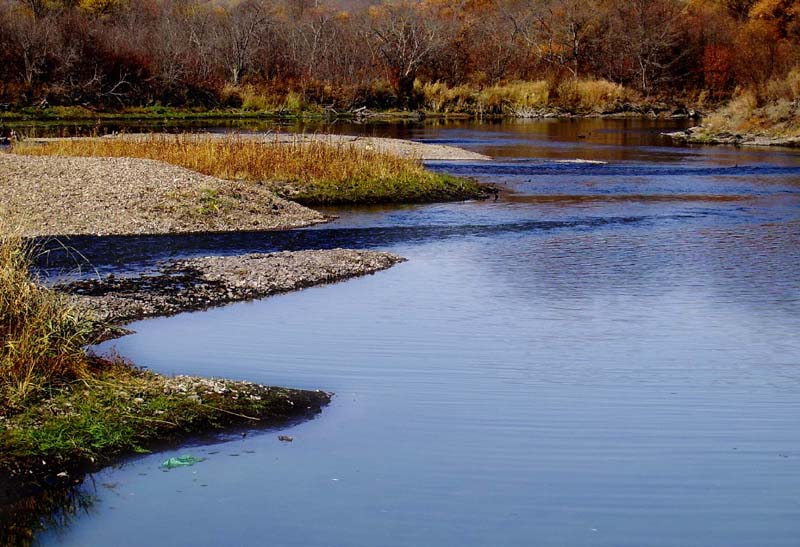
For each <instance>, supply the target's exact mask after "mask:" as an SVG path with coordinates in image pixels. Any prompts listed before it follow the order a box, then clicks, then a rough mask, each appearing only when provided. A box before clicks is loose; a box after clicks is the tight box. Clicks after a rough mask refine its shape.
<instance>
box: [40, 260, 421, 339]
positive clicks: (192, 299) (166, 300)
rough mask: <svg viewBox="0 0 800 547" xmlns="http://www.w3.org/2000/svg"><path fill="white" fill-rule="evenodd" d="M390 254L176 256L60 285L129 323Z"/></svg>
mask: <svg viewBox="0 0 800 547" xmlns="http://www.w3.org/2000/svg"><path fill="white" fill-rule="evenodd" d="M404 260H405V259H404V258H402V257H399V256H397V255H393V254H390V253H383V252H377V251H354V250H347V249H332V250H319V251H295V252H289V251H284V252H279V253H269V254H248V255H240V256H212V257H203V258H190V259H184V260H171V261H168V262H165V263H164V264H162V266H161V267H160V269H159V273H157V274H142V275H139V276H138V277H115V276H113V275H110V276H108V277H105V278H102V279H94V280H81V281H75V282H72V283H67V284H61V285H57V286H56V287H55V288H56V289H57V290H60V291H62V292H66V293H69V294H72V295H74V296H75V299H76V301H77V302H78V304H79V305H80V306H82V307H85V308H88V309H90V310H92V311H93V312H94V313H95V314H96V315H97V316H99V318H100V319H102V320H103V321H105V322H108V323H113V324H123V323H127V322H130V321H136V320H139V319H144V318H146V317H155V316H167V315H174V314H177V313H181V312H184V311H192V310H202V309H207V308H210V307H213V306H220V305H224V304H228V303H231V302H241V301H246V300H253V299H256V298H263V297H266V296H271V295H274V294H280V293H286V292H290V291H295V290H300V289H303V288H306V287H311V286H314V285H322V284H326V283H334V282H336V281H342V280H344V279H349V278H351V277H358V276H362V275H367V274H372V273H375V272H377V271H380V270H384V269H387V268H389V267H391V266H394V265H395V264H398V263H400V262H403V261H404Z"/></svg>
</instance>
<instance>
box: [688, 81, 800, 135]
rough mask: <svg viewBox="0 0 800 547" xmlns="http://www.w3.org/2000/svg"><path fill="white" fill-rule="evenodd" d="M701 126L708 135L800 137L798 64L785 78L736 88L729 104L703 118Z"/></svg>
mask: <svg viewBox="0 0 800 547" xmlns="http://www.w3.org/2000/svg"><path fill="white" fill-rule="evenodd" d="M703 129H704V130H705V131H706V132H707V133H708V134H710V135H715V134H720V133H723V132H727V133H734V134H744V135H749V136H761V137H770V138H790V137H800V66H798V67H797V68H795V69H793V70H792V71H791V72H790V73H789V74H788V75H787V76H786V77H785V78H782V79H779V80H770V81H769V82H766V83H765V84H764V85H763V86H759V87H756V88H748V89H742V90H739V92H738V93H737V94H736V96H735V98H734V99H733V100H732V101H731V102H730V103H729V104H728V105H726V106H725V107H723V108H721V109H720V110H718V111H717V112H714V113H713V114H712V115H710V116H708V117H707V118H706V119H705V120H704V121H703Z"/></svg>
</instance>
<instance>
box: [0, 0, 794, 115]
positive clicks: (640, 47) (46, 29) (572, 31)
mask: <svg viewBox="0 0 800 547" xmlns="http://www.w3.org/2000/svg"><path fill="white" fill-rule="evenodd" d="M798 59H800V0H456V1H452V0H429V1H425V2H415V1H399V0H391V1H388V2H383V3H379V4H374V5H366V6H363V5H361V6H350V7H348V6H346V5H345V6H342V5H333V4H328V3H325V2H324V1H322V0H240V1H224V0H212V1H207V0H0V103H5V104H6V105H11V106H12V107H13V106H25V105H37V104H51V105H88V106H98V107H124V106H137V105H150V104H164V105H174V106H204V107H215V106H238V105H239V104H240V103H241V100H242V93H241V90H242V89H249V90H257V91H258V92H260V93H263V94H266V95H274V96H285V95H286V94H289V93H292V94H295V96H298V97H301V98H302V100H303V101H307V102H309V103H315V104H318V105H331V106H332V107H334V108H356V107H360V106H370V107H405V108H414V107H416V106H417V102H418V100H419V98H418V97H417V93H416V92H415V82H441V83H443V84H446V85H448V86H463V85H469V86H473V87H475V88H481V87H485V86H492V85H498V84H503V83H506V82H513V81H531V80H543V79H546V80H552V81H561V80H565V79H604V80H608V81H610V82H614V83H617V84H621V85H624V86H626V87H627V88H631V89H634V90H636V91H637V92H638V93H640V94H641V96H642V97H651V98H652V97H656V98H658V97H662V98H663V97H669V98H673V99H674V98H675V97H681V98H684V99H686V100H697V99H698V98H701V99H703V100H711V101H719V100H724V99H725V98H728V97H730V96H731V94H732V93H734V91H735V90H736V89H741V88H747V89H750V90H755V91H756V92H759V91H760V90H766V89H767V88H768V87H769V86H770V85H773V84H772V83H773V82H775V81H781V80H782V79H785V78H786V77H787V75H788V74H790V73H791V71H792V69H794V68H796V66H797V65H798V64H800V61H798ZM765 92H766V91H765Z"/></svg>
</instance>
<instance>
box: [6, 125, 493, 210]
mask: <svg viewBox="0 0 800 547" xmlns="http://www.w3.org/2000/svg"><path fill="white" fill-rule="evenodd" d="M14 151H15V152H17V153H20V154H34V155H61V156H105V157H134V158H148V159H154V160H161V161H165V162H167V163H172V164H175V165H179V166H181V167H185V168H187V169H191V170H194V171H197V172H200V173H203V174H206V175H212V176H214V177H218V178H221V179H228V180H245V181H253V182H255V181H258V182H266V183H268V184H269V185H270V189H272V190H273V191H275V192H276V193H277V194H278V195H280V196H281V197H285V198H288V199H291V200H294V201H298V202H300V203H303V204H306V205H327V204H364V203H414V202H431V201H446V200H459V199H471V198H476V197H481V196H482V195H483V192H482V189H481V186H480V185H479V184H478V183H477V182H474V181H472V180H469V179H463V178H459V177H454V176H451V175H446V174H441V173H434V172H431V171H429V170H427V169H426V168H425V167H424V165H423V164H422V162H421V161H420V160H416V159H408V158H400V157H397V156H395V155H392V154H389V153H385V152H379V151H376V150H370V149H369V148H367V147H360V146H354V145H352V144H348V143H342V142H327V141H324V140H303V139H295V140H292V141H289V142H286V141H281V140H279V139H277V138H276V139H274V140H273V141H267V142H265V141H260V140H254V139H246V138H243V137H238V136H231V137H225V138H220V137H213V136H209V137H198V136H192V135H175V136H163V135H153V136H150V137H145V138H126V137H124V136H122V137H118V138H102V139H77V140H57V141H51V142H47V143H44V144H39V143H26V142H24V141H23V142H21V143H19V144H17V145H16V146H15V147H14ZM208 201H209V203H208V206H209V207H214V206H215V205H218V204H215V203H214V196H208Z"/></svg>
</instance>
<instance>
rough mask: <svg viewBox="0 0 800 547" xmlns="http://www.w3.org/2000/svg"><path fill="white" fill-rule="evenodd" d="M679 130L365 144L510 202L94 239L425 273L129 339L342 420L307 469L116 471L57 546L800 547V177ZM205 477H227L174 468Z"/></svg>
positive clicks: (244, 446) (290, 450) (512, 132)
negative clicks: (327, 258)
mask: <svg viewBox="0 0 800 547" xmlns="http://www.w3.org/2000/svg"><path fill="white" fill-rule="evenodd" d="M665 127H666V126H665V124H664V123H663V122H660V123H659V122H642V121H624V120H623V121H603V120H585V121H581V122H573V121H567V122H563V121H562V122H556V121H542V122H529V123H524V122H504V123H492V124H474V123H467V122H462V123H458V124H453V125H418V126H400V127H382V128H375V127H372V128H369V129H363V128H356V129H353V128H352V127H347V128H343V130H345V131H355V130H361V131H371V132H374V133H383V134H394V135H396V136H402V137H406V138H415V139H420V140H425V141H429V142H440V143H453V144H456V145H459V146H464V147H467V148H470V149H472V150H476V151H478V152H482V153H487V154H490V155H492V156H494V157H495V158H496V159H495V161H492V162H489V163H463V162H462V163H435V164H433V165H432V167H433V168H434V169H440V170H443V171H447V172H453V173H458V174H468V175H472V176H476V177H479V178H480V179H482V180H486V181H490V182H495V183H498V184H500V185H502V186H503V188H504V189H505V190H506V192H505V193H504V194H503V196H502V197H501V199H500V200H498V201H497V202H491V201H490V202H468V203H457V204H436V205H427V206H409V207H377V208H362V209H346V210H342V209H340V210H337V211H336V212H337V214H339V215H340V219H339V220H338V221H336V222H334V223H332V224H328V225H324V226H318V227H314V228H311V229H306V230H301V231H298V232H294V233H273V234H238V235H227V236H209V237H206V238H200V239H197V238H181V237H161V238H117V239H107V240H104V241H100V242H98V241H91V240H76V241H75V243H76V245H77V246H79V247H81V246H83V247H84V250H87V252H90V251H91V250H92V249H94V251H95V255H94V256H92V258H93V261H94V262H95V263H96V265H97V266H98V268H100V269H101V270H115V271H137V270H139V269H141V268H146V267H148V266H149V265H152V264H153V263H154V262H155V261H157V260H159V259H163V258H165V257H169V256H190V255H197V254H205V253H211V252H215V253H239V252H251V251H262V250H274V249H282V248H289V249H299V248H329V247H335V246H351V247H363V248H376V249H383V250H389V251H392V252H396V253H399V254H401V255H403V256H405V257H407V258H408V259H409V261H408V262H406V263H404V264H401V265H399V266H396V267H394V268H392V269H391V270H389V271H386V272H382V273H379V274H377V275H374V276H369V277H366V278H361V279H357V280H352V281H349V282H346V283H342V284H338V285H335V286H328V287H319V288H314V289H309V290H305V291H302V292H300V293H295V294H290V295H284V296H279V297H274V298H271V299H268V300H265V301H260V302H253V303H245V304H236V305H232V306H228V307H225V308H221V309H215V310H211V311H207V312H200V313H191V314H184V315H181V316H177V317H173V318H166V319H154V320H148V321H143V322H139V323H136V324H134V325H132V327H133V328H134V329H135V330H136V331H137V334H136V335H133V336H129V337H127V338H123V339H121V340H118V341H116V342H113V343H111V344H108V345H107V347H115V348H116V350H117V351H118V352H120V353H121V354H123V355H124V356H126V357H129V358H131V359H132V360H134V361H135V362H137V363H140V364H143V365H147V366H149V367H151V368H152V369H153V370H156V371H159V372H163V373H181V374H198V375H216V376H226V377H231V378H237V379H248V380H254V381H258V382H263V383H268V384H278V385H288V386H293V387H301V388H313V389H317V388H321V389H326V390H331V391H335V392H336V397H335V399H334V401H333V403H332V404H331V406H330V407H328V408H326V409H325V410H324V411H323V413H322V414H321V415H320V416H318V417H317V418H316V419H314V420H312V421H309V422H306V423H303V424H299V425H296V426H293V427H291V428H289V429H288V431H287V432H286V434H289V435H292V436H293V437H294V439H295V440H294V442H292V443H281V442H280V441H278V439H277V435H278V433H277V432H275V431H267V432H252V433H250V434H248V435H247V436H245V437H242V436H241V435H235V436H232V437H226V438H222V439H217V440H216V441H212V442H211V443H210V444H209V443H208V441H205V442H203V443H201V444H190V445H187V446H183V447H178V448H176V449H175V450H172V451H169V452H166V453H159V454H153V455H148V456H143V457H139V458H135V459H133V460H131V461H128V462H126V463H125V464H123V465H121V466H119V467H115V468H111V469H106V470H104V471H102V472H100V473H98V474H96V475H95V477H94V480H93V481H92V482H91V483H87V484H86V485H85V486H84V489H85V490H86V491H87V492H89V493H91V494H93V495H96V498H97V499H96V502H95V504H94V506H93V507H92V509H91V510H90V511H89V512H88V513H87V514H85V515H83V516H81V517H80V518H78V519H77V520H75V521H74V522H73V523H72V525H71V526H69V527H68V528H65V529H60V530H52V531H50V532H47V533H45V534H43V535H42V536H41V538H40V539H41V541H42V543H43V544H45V545H48V544H53V545H111V544H113V545H142V544H152V545H257V544H266V543H271V544H276V545H303V546H309V545H348V546H351V545H364V546H367V545H370V546H371V545H450V544H460V545H476V546H477V545H487V546H488V545H542V546H551V545H552V546H556V545H558V546H563V545H603V546H615V547H618V546H625V545H630V546H642V545H648V546H662V545H663V546H689V545H697V546H710V545H720V546H760V545H772V546H794V545H797V544H798V537H800V429H798V427H797V424H798V422H799V421H800V337H798V335H797V334H798V333H800V268H798V264H800V207H798V205H800V155H798V154H797V153H796V152H791V151H783V150H738V149H733V148H682V147H675V146H671V145H670V143H668V142H667V141H666V140H665V139H663V138H662V137H660V136H659V132H660V131H661V130H663V129H664V128H665ZM575 160H581V161H575ZM587 161H589V162H591V163H587ZM599 162H603V163H599ZM185 452H189V453H194V454H197V455H204V456H206V457H207V458H208V459H207V460H206V461H204V462H203V463H201V464H199V465H197V466H195V467H192V468H187V469H179V470H173V471H170V472H168V473H166V472H162V471H160V470H159V469H158V465H159V463H160V462H161V461H163V460H164V459H165V458H167V457H168V456H171V455H175V454H181V453H185Z"/></svg>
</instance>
